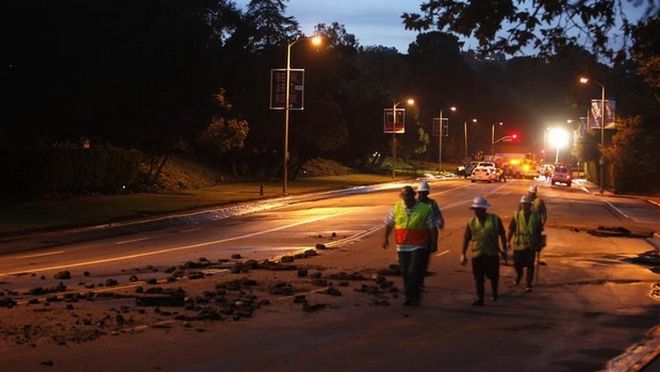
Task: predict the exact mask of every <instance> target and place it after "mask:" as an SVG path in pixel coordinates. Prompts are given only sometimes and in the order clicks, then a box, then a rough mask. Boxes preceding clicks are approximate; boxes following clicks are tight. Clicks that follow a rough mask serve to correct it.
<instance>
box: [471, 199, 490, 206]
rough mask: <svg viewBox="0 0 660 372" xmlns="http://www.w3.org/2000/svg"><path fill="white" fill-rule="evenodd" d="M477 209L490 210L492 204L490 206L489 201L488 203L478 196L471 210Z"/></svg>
mask: <svg viewBox="0 0 660 372" xmlns="http://www.w3.org/2000/svg"><path fill="white" fill-rule="evenodd" d="M476 208H483V209H488V208H490V204H488V201H486V199H485V198H484V197H482V196H477V197H476V198H474V199H472V205H470V209H476Z"/></svg>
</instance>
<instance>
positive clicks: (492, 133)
mask: <svg viewBox="0 0 660 372" xmlns="http://www.w3.org/2000/svg"><path fill="white" fill-rule="evenodd" d="M497 125H499V126H500V127H501V126H502V125H504V123H502V122H501V121H500V122H499V123H497ZM490 129H491V130H490V154H491V155H495V124H493V125H491V127H490Z"/></svg>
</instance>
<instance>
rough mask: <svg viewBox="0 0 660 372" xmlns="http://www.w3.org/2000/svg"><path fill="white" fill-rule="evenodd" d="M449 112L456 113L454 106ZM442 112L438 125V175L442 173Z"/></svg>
mask: <svg viewBox="0 0 660 372" xmlns="http://www.w3.org/2000/svg"><path fill="white" fill-rule="evenodd" d="M449 111H456V106H451V107H450V108H449ZM442 127H443V123H442V110H440V122H439V123H438V173H440V172H442Z"/></svg>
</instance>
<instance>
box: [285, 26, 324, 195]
mask: <svg viewBox="0 0 660 372" xmlns="http://www.w3.org/2000/svg"><path fill="white" fill-rule="evenodd" d="M307 38H308V37H301V38H299V39H296V40H294V41H292V42H290V43H288V44H287V46H286V89H285V91H286V93H285V94H286V97H285V98H284V155H283V159H282V193H284V194H285V195H286V194H288V191H289V166H288V163H289V109H290V108H291V107H290V106H291V102H290V99H291V97H290V94H291V47H293V45H294V44H296V43H297V42H299V41H300V40H303V39H307ZM311 40H312V43H314V44H316V45H318V44H320V43H321V39H320V38H319V37H318V36H314V37H312V38H311Z"/></svg>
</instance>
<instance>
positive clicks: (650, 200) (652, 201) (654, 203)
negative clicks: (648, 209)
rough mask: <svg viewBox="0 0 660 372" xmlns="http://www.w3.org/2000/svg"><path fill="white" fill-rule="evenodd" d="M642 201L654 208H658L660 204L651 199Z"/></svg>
mask: <svg viewBox="0 0 660 372" xmlns="http://www.w3.org/2000/svg"><path fill="white" fill-rule="evenodd" d="M644 201H646V202H647V203H649V204H651V205H655V206H656V207H658V208H660V202H657V201H655V200H653V199H644Z"/></svg>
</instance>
